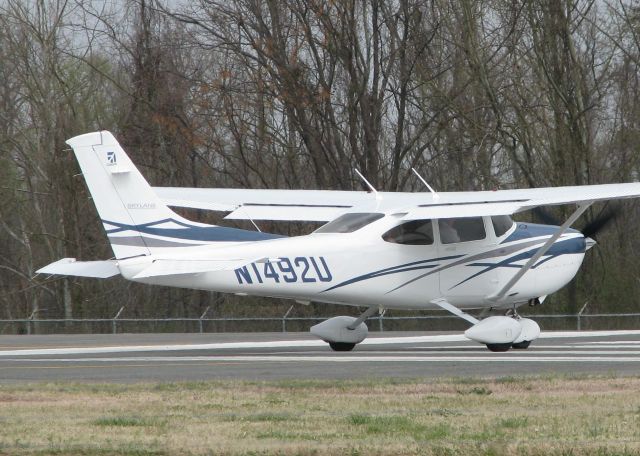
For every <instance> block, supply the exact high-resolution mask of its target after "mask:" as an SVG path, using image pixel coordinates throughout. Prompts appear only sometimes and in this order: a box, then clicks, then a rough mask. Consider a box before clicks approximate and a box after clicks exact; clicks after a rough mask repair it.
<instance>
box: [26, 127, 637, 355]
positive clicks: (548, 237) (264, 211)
mask: <svg viewBox="0 0 640 456" xmlns="http://www.w3.org/2000/svg"><path fill="white" fill-rule="evenodd" d="M67 144H69V145H70V146H71V148H72V149H73V152H74V154H75V156H76V159H77V160H78V163H79V164H80V168H81V170H82V175H83V176H84V178H85V181H86V184H87V186H88V188H89V191H90V193H91V196H92V198H93V202H94V204H95V206H96V209H97V210H98V213H99V216H100V218H101V219H102V223H103V226H104V229H105V231H106V233H107V237H108V239H109V241H110V243H111V247H112V249H113V253H114V258H112V259H109V260H104V261H76V260H75V259H74V258H64V259H61V260H59V261H56V262H54V263H51V264H49V265H48V266H45V267H43V268H42V269H40V270H39V271H38V272H39V273H43V274H60V275H68V276H80V277H95V278H107V277H112V276H115V275H118V274H120V275H122V276H123V277H124V278H125V279H128V280H132V281H136V282H141V283H145V284H152V285H164V286H172V287H182V288H193V289H199V290H211V291H217V292H224V293H235V294H237V295H243V296H244V295H253V296H268V297H277V298H287V299H292V300H295V301H298V302H300V303H309V302H311V301H313V302H322V303H333V304H345V305H351V306H358V307H365V308H366V310H365V311H364V312H363V313H362V314H361V315H360V316H359V317H358V318H356V317H348V316H337V317H333V318H330V319H328V320H326V321H324V322H322V323H319V324H317V325H315V326H313V327H312V328H311V333H312V334H314V335H315V336H317V337H319V338H320V339H322V340H324V341H325V342H328V343H329V345H330V346H331V348H332V349H333V350H336V351H348V350H352V349H353V348H354V347H355V345H356V344H358V343H360V342H362V341H363V340H364V339H365V338H366V337H367V333H368V329H367V326H366V324H365V320H366V319H367V318H369V317H371V316H372V315H374V314H375V313H376V312H382V311H383V310H385V309H408V310H411V309H413V310H423V309H444V310H446V311H448V312H451V313H452V314H454V315H456V316H458V317H460V318H463V319H465V320H467V321H468V322H469V323H470V324H471V326H470V328H469V329H468V330H467V331H466V332H465V336H466V337H467V338H469V339H471V340H473V341H475V342H478V343H481V344H485V345H486V346H487V347H488V348H489V350H492V351H506V350H509V349H510V348H519V349H524V348H527V347H528V346H529V344H530V343H531V342H532V341H533V340H535V339H536V338H538V337H539V335H540V327H539V326H538V324H537V323H536V322H535V321H533V320H531V319H529V318H522V317H521V316H520V315H519V314H518V312H517V309H518V307H519V306H522V305H524V304H527V303H528V304H530V305H536V304H539V303H541V302H543V301H544V299H545V298H546V297H547V296H548V295H549V294H551V293H554V292H556V291H557V290H559V289H560V288H562V287H563V286H565V285H566V284H567V283H568V282H569V281H571V280H572V279H573V277H574V276H575V275H576V273H577V271H578V269H579V268H580V265H581V263H582V260H583V258H584V255H585V252H586V251H587V250H588V249H589V248H590V247H591V246H592V245H593V244H595V241H593V240H592V239H591V238H590V237H589V236H588V235H587V234H586V233H581V232H579V231H576V230H574V229H571V228H570V227H571V225H572V224H573V223H574V222H575V221H576V219H578V217H580V215H581V214H583V213H584V212H585V210H586V209H587V208H588V207H589V206H590V205H591V204H593V203H594V202H597V201H606V200H615V199H622V198H637V197H640V183H626V184H609V185H585V186H576V187H557V188H534V189H521V190H498V191H478V192H446V193H445V192H442V193H436V192H435V191H433V189H431V187H429V185H428V184H427V183H426V182H424V180H423V182H424V184H425V186H426V187H427V189H428V192H427V191H425V192H420V193H401V192H378V191H376V189H375V188H373V187H371V185H370V184H368V182H367V181H366V179H365V178H364V177H363V176H361V178H362V179H363V180H364V182H365V183H367V185H369V188H370V190H371V191H369V192H365V191H325V190H257V189H205V188H168V187H151V186H150V185H149V184H148V182H147V181H146V180H145V179H144V177H143V176H142V174H140V172H139V171H138V169H137V168H136V167H135V166H134V164H133V163H132V161H131V160H130V159H129V157H128V156H127V154H126V153H125V152H124V150H123V149H122V148H121V147H120V145H119V144H118V142H117V141H116V139H115V138H114V136H113V135H112V134H111V133H110V132H108V131H100V132H94V133H87V134H84V135H80V136H76V137H74V138H72V139H70V140H68V141H67ZM416 174H417V173H416ZM418 177H419V176H418ZM420 179H421V178H420ZM551 205H573V206H574V207H575V209H574V211H573V213H572V214H571V215H570V216H569V218H568V219H567V220H566V221H565V222H564V223H561V224H560V225H559V226H552V225H540V224H533V223H516V222H514V221H513V220H512V219H511V217H510V216H511V215H513V214H516V213H519V212H522V211H526V210H531V209H535V208H540V207H542V206H551ZM170 206H171V207H187V208H198V209H207V210H214V211H225V212H228V213H229V214H228V215H227V216H226V217H225V218H226V219H230V220H250V221H252V222H254V221H256V220H281V221H311V222H328V223H326V224H325V225H323V226H321V227H320V228H319V229H317V230H315V231H314V232H312V233H311V234H308V235H304V236H296V237H286V236H282V235H278V234H269V233H264V232H260V231H259V230H256V231H251V230H243V229H238V228H231V227H223V226H216V225H207V224H203V223H197V222H192V221H189V220H187V219H185V218H183V217H181V216H179V215H178V214H176V213H175V212H174V211H172V210H171V209H170V208H169V207H170ZM472 309H476V310H482V312H481V314H485V312H488V311H489V310H491V311H493V312H494V313H496V312H498V313H500V315H492V316H487V317H486V318H483V319H478V318H476V317H474V316H472V315H470V314H468V313H467V311H468V310H472Z"/></svg>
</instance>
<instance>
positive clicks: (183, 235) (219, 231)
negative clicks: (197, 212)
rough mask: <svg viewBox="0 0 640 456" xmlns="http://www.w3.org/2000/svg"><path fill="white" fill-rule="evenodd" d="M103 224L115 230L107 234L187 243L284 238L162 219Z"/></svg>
mask: <svg viewBox="0 0 640 456" xmlns="http://www.w3.org/2000/svg"><path fill="white" fill-rule="evenodd" d="M102 222H103V223H106V224H108V225H112V226H115V227H116V228H113V229H109V230H106V231H107V234H114V233H120V232H122V231H129V230H130V231H137V232H138V233H144V234H151V235H154V236H162V237H167V238H173V239H183V240H188V241H201V242H248V241H264V240H267V239H278V238H283V237H286V236H282V235H279V234H270V233H262V232H260V231H248V230H241V229H239V228H229V227H226V226H215V225H211V226H198V225H191V224H188V223H185V222H182V221H180V220H174V219H164V220H158V221H155V222H149V223H144V224H140V225H128V224H126V223H120V222H112V221H109V220H103V221H102ZM164 223H175V224H177V225H179V226H182V227H183V228H162V227H159V226H158V225H162V224H164Z"/></svg>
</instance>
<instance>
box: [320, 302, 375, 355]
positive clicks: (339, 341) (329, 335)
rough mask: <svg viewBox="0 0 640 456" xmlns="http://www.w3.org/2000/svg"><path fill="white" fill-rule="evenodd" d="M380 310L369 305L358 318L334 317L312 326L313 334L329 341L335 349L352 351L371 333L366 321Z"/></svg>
mask: <svg viewBox="0 0 640 456" xmlns="http://www.w3.org/2000/svg"><path fill="white" fill-rule="evenodd" d="M377 311H378V308H377V307H369V308H368V309H367V310H366V311H365V312H364V313H363V314H362V315H360V316H359V317H358V318H355V317H345V316H341V317H333V318H329V319H328V320H325V321H323V322H322V323H318V324H317V325H315V326H312V327H311V334H313V335H314V336H316V337H318V338H320V339H322V340H324V341H325V342H328V343H329V346H330V347H331V349H332V350H333V351H340V352H346V351H351V350H353V348H354V347H355V346H356V344H359V343H360V342H362V341H363V340H365V338H366V337H367V334H369V328H367V325H365V324H364V321H365V320H366V319H367V318H369V317H370V316H371V315H373V314H374V313H376V312H377Z"/></svg>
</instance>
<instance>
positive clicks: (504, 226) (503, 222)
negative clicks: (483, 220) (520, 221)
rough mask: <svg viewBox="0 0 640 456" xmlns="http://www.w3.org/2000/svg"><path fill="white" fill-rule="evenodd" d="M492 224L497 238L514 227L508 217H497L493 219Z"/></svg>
mask: <svg viewBox="0 0 640 456" xmlns="http://www.w3.org/2000/svg"><path fill="white" fill-rule="evenodd" d="M491 224H492V225H493V231H494V232H495V233H496V237H500V236H502V235H503V234H504V233H506V232H507V231H509V229H510V228H511V227H512V226H513V220H511V217H509V216H508V215H496V216H493V217H491Z"/></svg>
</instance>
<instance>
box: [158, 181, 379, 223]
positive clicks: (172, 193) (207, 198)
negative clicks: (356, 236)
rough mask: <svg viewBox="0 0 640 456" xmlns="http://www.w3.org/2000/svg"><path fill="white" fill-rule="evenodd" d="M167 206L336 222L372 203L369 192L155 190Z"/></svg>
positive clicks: (248, 216) (245, 216)
mask: <svg viewBox="0 0 640 456" xmlns="http://www.w3.org/2000/svg"><path fill="white" fill-rule="evenodd" d="M154 190H155V191H156V193H157V194H158V196H159V197H160V198H161V199H162V200H163V201H164V202H165V204H167V205H168V206H177V207H189V208H194V209H208V210H213V211H224V212H230V214H228V215H227V216H226V217H225V218H226V219H230V220H286V221H313V222H316V221H319V222H323V221H324V222H326V221H329V220H333V219H334V218H336V217H337V216H338V215H339V214H341V213H343V212H345V211H347V210H349V209H350V208H352V207H353V206H357V205H359V204H362V203H364V202H366V201H367V200H371V199H372V198H373V197H372V195H371V194H370V193H367V192H353V191H333V190H262V189H228V188H183V187H154Z"/></svg>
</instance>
